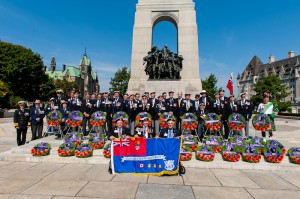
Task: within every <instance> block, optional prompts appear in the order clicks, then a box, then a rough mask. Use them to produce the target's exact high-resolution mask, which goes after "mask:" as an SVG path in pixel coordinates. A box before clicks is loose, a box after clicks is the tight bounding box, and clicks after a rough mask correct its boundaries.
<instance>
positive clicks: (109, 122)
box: [106, 119, 112, 136]
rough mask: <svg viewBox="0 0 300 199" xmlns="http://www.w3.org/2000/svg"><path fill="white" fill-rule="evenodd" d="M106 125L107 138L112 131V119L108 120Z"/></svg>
mask: <svg viewBox="0 0 300 199" xmlns="http://www.w3.org/2000/svg"><path fill="white" fill-rule="evenodd" d="M106 125H107V136H108V135H109V133H110V132H111V131H112V119H106Z"/></svg>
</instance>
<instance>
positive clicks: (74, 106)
mask: <svg viewBox="0 0 300 199" xmlns="http://www.w3.org/2000/svg"><path fill="white" fill-rule="evenodd" d="M81 105H82V101H81V99H79V93H78V92H75V93H74V98H73V100H72V102H71V107H72V109H73V110H74V111H79V110H80V109H81Z"/></svg>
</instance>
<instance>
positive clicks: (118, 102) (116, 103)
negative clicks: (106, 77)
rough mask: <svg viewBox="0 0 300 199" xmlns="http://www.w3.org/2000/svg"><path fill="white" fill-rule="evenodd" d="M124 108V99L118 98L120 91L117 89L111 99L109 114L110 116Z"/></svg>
mask: <svg viewBox="0 0 300 199" xmlns="http://www.w3.org/2000/svg"><path fill="white" fill-rule="evenodd" d="M123 110H124V100H123V99H122V98H120V92H119V91H115V92H114V99H113V101H112V111H111V114H112V116H113V115H114V114H115V113H117V112H119V111H123Z"/></svg>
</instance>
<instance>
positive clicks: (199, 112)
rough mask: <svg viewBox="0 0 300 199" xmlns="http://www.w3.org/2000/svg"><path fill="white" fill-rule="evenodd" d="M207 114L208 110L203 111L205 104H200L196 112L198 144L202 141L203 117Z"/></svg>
mask: <svg viewBox="0 0 300 199" xmlns="http://www.w3.org/2000/svg"><path fill="white" fill-rule="evenodd" d="M207 114H208V110H206V109H205V104H204V103H200V105H199V108H198V109H197V111H196V116H197V117H198V137H199V139H200V142H202V141H203V138H204V132H205V129H206V127H205V121H204V117H205V116H206V115H207Z"/></svg>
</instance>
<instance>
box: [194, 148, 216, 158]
mask: <svg viewBox="0 0 300 199" xmlns="http://www.w3.org/2000/svg"><path fill="white" fill-rule="evenodd" d="M214 158H215V153H214V150H213V148H212V147H211V146H208V145H202V146H199V147H198V148H197V151H196V160H200V161H204V162H211V161H213V160H214Z"/></svg>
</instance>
